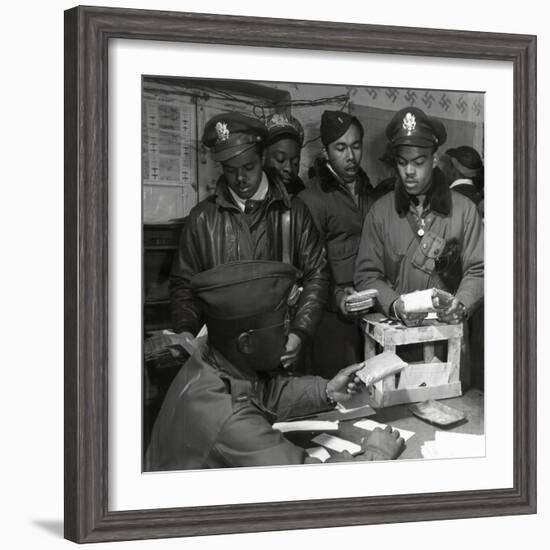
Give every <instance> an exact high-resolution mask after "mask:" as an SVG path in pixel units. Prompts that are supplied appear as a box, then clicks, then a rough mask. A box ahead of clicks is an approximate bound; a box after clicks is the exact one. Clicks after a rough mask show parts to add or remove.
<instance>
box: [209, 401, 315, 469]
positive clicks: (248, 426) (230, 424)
mask: <svg viewBox="0 0 550 550" xmlns="http://www.w3.org/2000/svg"><path fill="white" fill-rule="evenodd" d="M212 453H213V454H215V455H217V457H218V458H219V459H220V461H221V463H223V464H225V465H226V466H228V467H231V466H276V465H282V464H303V463H304V461H305V459H306V453H305V451H304V449H302V448H301V447H298V446H296V445H294V444H293V443H291V442H290V441H288V439H286V438H285V437H284V436H283V434H282V433H281V432H279V431H278V430H274V429H273V428H272V427H271V424H270V423H269V421H268V420H267V419H266V418H265V417H264V416H263V415H262V414H261V413H260V411H259V410H255V409H253V408H252V407H243V408H241V409H239V410H237V411H235V413H234V414H233V415H232V416H231V417H230V418H229V419H228V420H227V422H226V423H225V424H224V426H223V428H222V430H221V432H220V434H219V436H218V438H217V440H216V442H215V444H214V446H213V448H212Z"/></svg>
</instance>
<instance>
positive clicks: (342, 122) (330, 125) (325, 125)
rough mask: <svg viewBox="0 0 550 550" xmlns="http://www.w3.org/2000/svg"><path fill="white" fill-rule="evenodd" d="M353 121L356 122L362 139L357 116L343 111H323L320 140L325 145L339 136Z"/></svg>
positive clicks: (361, 127) (361, 128)
mask: <svg viewBox="0 0 550 550" xmlns="http://www.w3.org/2000/svg"><path fill="white" fill-rule="evenodd" d="M353 123H355V124H357V127H358V128H359V130H360V132H361V139H362V138H363V126H362V125H361V123H360V122H359V119H358V118H357V117H354V116H353V115H350V114H348V113H344V112H343V111H324V112H323V114H322V115H321V141H322V142H323V145H324V146H325V147H326V146H327V145H329V144H330V143H332V142H334V141H336V140H337V139H339V138H341V137H342V136H343V135H344V134H345V133H346V132H347V131H348V128H349V127H350V126H351V125H352V124H353Z"/></svg>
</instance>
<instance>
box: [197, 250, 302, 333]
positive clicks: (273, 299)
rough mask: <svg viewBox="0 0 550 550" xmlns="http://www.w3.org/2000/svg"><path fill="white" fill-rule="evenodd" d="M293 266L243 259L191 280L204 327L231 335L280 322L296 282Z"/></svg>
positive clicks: (210, 270) (295, 272)
mask: <svg viewBox="0 0 550 550" xmlns="http://www.w3.org/2000/svg"><path fill="white" fill-rule="evenodd" d="M297 273H298V272H297V270H296V268H295V267H294V266H292V265H290V264H286V263H283V262H274V261H259V260H246V261H240V262H230V263H227V264H221V265H219V266H217V267H214V268H213V269H209V270H208V271H203V272H202V273H198V274H197V275H195V276H194V277H192V278H191V288H192V289H193V291H194V293H195V295H196V296H197V298H198V299H199V300H200V302H201V303H202V305H203V311H204V314H205V317H206V325H207V326H208V328H209V329H210V328H211V327H212V328H218V329H220V330H224V332H227V333H230V334H236V333H237V332H239V331H241V330H243V329H254V328H260V327H262V326H269V325H273V324H275V323H277V322H281V321H282V320H283V319H284V317H285V315H286V312H287V301H288V298H289V296H290V293H291V291H292V289H293V287H294V283H295V282H296V279H297Z"/></svg>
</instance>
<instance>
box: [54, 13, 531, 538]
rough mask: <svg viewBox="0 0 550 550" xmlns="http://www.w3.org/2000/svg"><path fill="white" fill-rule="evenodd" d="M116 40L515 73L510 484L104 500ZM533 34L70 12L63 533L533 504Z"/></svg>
mask: <svg viewBox="0 0 550 550" xmlns="http://www.w3.org/2000/svg"><path fill="white" fill-rule="evenodd" d="M114 38H127V39H133V40H161V41H175V42H184V41H185V42H195V43H209V44H228V45H242V46H264V47H279V48H304V49H314V50H331V51H343V52H367V53H381V54H392V55H399V54H402V55H415V56H429V57H430V56H431V57H433V56H437V57H447V58H463V59H474V60H479V59H485V60H498V61H508V62H512V63H513V72H514V77H513V78H514V99H513V103H514V221H513V232H514V252H513V257H514V283H513V285H514V300H513V303H514V306H513V313H512V318H513V322H514V357H513V382H514V390H513V391H514V404H513V408H514V427H513V430H514V431H513V453H514V456H513V464H514V473H513V487H512V488H510V489H493V490H475V491H458V492H444V493H423V494H404V495H391V496H377V497H361V498H338V499H328V500H315V501H314V502H313V501H290V502H275V503H254V504H237V505H223V506H203V507H193V508H170V509H151V510H137V511H117V512H113V511H109V510H108V508H107V495H108V483H109V472H108V399H107V396H108V394H107V379H108V364H107V363H108V361H107V357H108V354H107V352H108V347H107V344H108V330H109V326H108V322H107V321H108V308H109V303H108V280H107V273H108V270H107V268H108V263H107V262H108V246H107V244H108V239H107V236H108V229H109V228H108V224H107V220H108V215H107V211H108V186H107V182H108V148H107V134H108V108H107V107H108V105H107V102H108V94H107V84H108V44H109V40H111V39H114ZM536 454H537V451H536V37H534V36H526V35H511V34H496V33H481V32H468V31H451V30H436V29H421V28H405V27H389V26H371V25H357V24H343V23H333V22H313V21H296V20H285V19H267V18H253V17H237V16H225V15H223V16H222V15H204V14H192V13H175V12H160V11H158V12H157V11H144V10H132V9H112V8H94V7H77V8H73V9H71V10H68V11H67V12H65V536H66V538H68V539H70V540H73V541H75V542H96V541H114V540H129V539H143V538H159V537H176V536H192V535H212V534H221V533H243V532H252V531H273V530H281V529H306V528H315V527H330V526H347V525H364V524H375V523H393V522H404V521H418V520H434V519H453V518H468V517H484V516H494V515H509V514H529V513H534V512H535V511H536Z"/></svg>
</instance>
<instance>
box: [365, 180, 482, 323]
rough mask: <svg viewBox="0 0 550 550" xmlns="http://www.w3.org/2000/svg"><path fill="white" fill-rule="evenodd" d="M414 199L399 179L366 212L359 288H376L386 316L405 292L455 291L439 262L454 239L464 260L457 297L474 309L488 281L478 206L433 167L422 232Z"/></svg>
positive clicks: (462, 260) (467, 307) (470, 309)
mask: <svg viewBox="0 0 550 550" xmlns="http://www.w3.org/2000/svg"><path fill="white" fill-rule="evenodd" d="M413 202H414V197H410V196H409V195H408V194H407V193H406V192H405V189H404V188H403V185H402V184H401V183H400V182H398V183H396V187H395V190H394V192H393V193H391V194H387V195H386V196H384V197H382V198H381V199H380V200H379V201H378V202H377V203H376V204H375V205H374V206H373V208H372V209H371V210H370V212H369V213H368V215H367V217H366V218H365V225H364V228H363V234H362V237H361V244H360V246H359V252H358V254H357V263H356V270H355V287H356V289H357V290H364V289H367V288H374V289H376V290H378V293H379V294H378V302H379V305H380V308H381V310H382V311H383V312H384V313H385V314H386V315H389V313H390V306H391V304H392V303H393V302H394V301H395V300H396V299H397V298H398V297H399V296H400V295H401V294H406V293H409V292H413V291H415V290H425V289H428V288H433V287H435V288H443V289H445V290H451V289H449V288H446V286H445V283H444V282H443V281H442V279H441V278H440V276H439V274H438V271H437V269H436V266H437V262H436V261H435V260H436V258H437V257H438V254H440V253H441V251H442V248H443V246H444V245H445V243H449V242H451V241H452V242H455V243H457V247H458V254H459V255H460V264H461V278H460V282H459V284H458V288H457V290H456V297H457V298H458V299H459V300H460V302H462V303H463V304H464V306H466V309H467V310H468V311H469V312H471V311H473V310H474V309H475V307H476V305H477V304H479V302H480V301H481V299H482V298H483V279H484V256H483V223H482V221H481V218H480V216H479V214H478V212H477V208H476V205H475V204H474V203H473V202H472V201H471V200H470V199H468V198H467V197H465V196H464V195H461V194H460V193H457V192H456V191H453V190H452V189H449V187H448V186H447V184H446V182H445V180H444V177H443V174H442V173H441V172H440V171H439V170H434V172H433V176H432V182H431V185H430V188H429V190H428V192H427V194H426V199H425V207H424V211H423V213H422V227H421V229H422V230H421V231H420V227H418V225H417V220H416V218H415V208H414V206H413ZM415 226H416V227H418V230H415V229H414V228H415ZM436 237H437V238H436Z"/></svg>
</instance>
